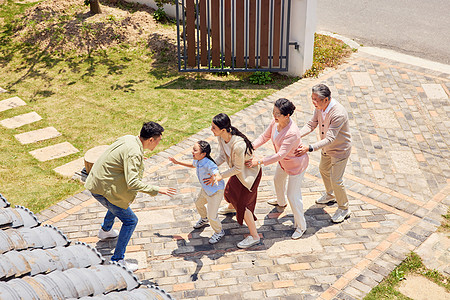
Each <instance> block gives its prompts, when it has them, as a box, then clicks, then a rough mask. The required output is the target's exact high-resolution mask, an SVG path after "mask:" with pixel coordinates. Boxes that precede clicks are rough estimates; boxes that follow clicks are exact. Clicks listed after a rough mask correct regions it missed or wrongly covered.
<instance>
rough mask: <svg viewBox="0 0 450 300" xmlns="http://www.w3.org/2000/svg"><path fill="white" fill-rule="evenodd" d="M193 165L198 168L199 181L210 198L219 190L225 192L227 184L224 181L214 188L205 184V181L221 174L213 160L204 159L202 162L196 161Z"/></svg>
mask: <svg viewBox="0 0 450 300" xmlns="http://www.w3.org/2000/svg"><path fill="white" fill-rule="evenodd" d="M192 165H193V166H194V167H195V168H196V170H197V178H198V181H200V184H201V185H202V188H203V189H204V190H205V192H206V194H207V195H208V196H212V195H213V194H215V193H216V192H217V191H218V190H223V189H224V188H225V183H224V181H223V180H221V181H219V182H218V183H216V184H214V185H213V186H210V185H206V184H205V183H204V182H203V179H206V178H209V177H211V175H213V174H217V173H219V168H218V167H217V165H216V164H215V163H213V161H212V160H210V159H209V158H207V157H204V158H203V159H201V160H194V161H193V163H192Z"/></svg>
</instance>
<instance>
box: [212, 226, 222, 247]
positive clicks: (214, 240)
mask: <svg viewBox="0 0 450 300" xmlns="http://www.w3.org/2000/svg"><path fill="white" fill-rule="evenodd" d="M224 235H225V231H223V229H222V231H221V232H219V233H217V232H215V233H214V234H213V235H212V236H211V238H210V239H209V243H210V244H215V243H217V242H218V241H220V239H221V238H222V237H223V236H224Z"/></svg>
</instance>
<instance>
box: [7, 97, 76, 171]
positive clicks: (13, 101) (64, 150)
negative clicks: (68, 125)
mask: <svg viewBox="0 0 450 300" xmlns="http://www.w3.org/2000/svg"><path fill="white" fill-rule="evenodd" d="M5 92H7V90H5V89H3V88H0V93H5ZM25 105H27V104H26V103H25V101H23V100H22V99H20V98H19V97H12V98H9V99H6V100H2V101H0V112H2V111H6V110H9V109H12V108H15V107H19V106H25ZM39 120H42V117H41V116H40V115H38V114H37V113H36V112H34V111H33V112H30V113H26V114H22V115H18V116H14V117H12V118H8V119H4V120H1V121H0V125H2V126H4V127H6V128H8V129H15V128H19V127H21V126H24V125H27V124H31V123H34V122H37V121H39ZM58 136H61V133H60V132H59V131H58V130H57V129H56V128H54V127H46V128H41V129H37V130H33V131H28V132H24V133H20V134H16V135H15V136H14V137H15V138H16V139H17V140H18V141H19V142H20V143H21V144H31V143H35V142H39V141H44V140H49V139H52V138H56V137H58ZM77 152H79V150H78V149H77V148H75V147H74V146H73V145H72V144H70V143H69V142H63V143H59V144H56V145H52V146H48V147H44V148H40V149H36V150H33V151H30V154H31V155H32V156H33V157H35V158H36V159H38V160H39V161H48V160H52V159H56V158H60V157H64V156H67V155H70V154H73V153H77ZM82 168H83V158H80V159H77V160H75V161H73V162H70V163H68V164H65V165H63V166H60V167H57V168H55V169H54V170H55V172H57V173H59V174H61V175H63V176H67V177H72V176H73V175H74V174H75V172H77V171H79V170H81V169H82Z"/></svg>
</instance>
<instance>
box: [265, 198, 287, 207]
mask: <svg viewBox="0 0 450 300" xmlns="http://www.w3.org/2000/svg"><path fill="white" fill-rule="evenodd" d="M267 203H268V204H270V205H274V206H279V207H286V205H287V204H285V205H279V204H278V201H277V199H270V200H267Z"/></svg>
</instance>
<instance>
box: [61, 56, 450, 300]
mask: <svg viewBox="0 0 450 300" xmlns="http://www.w3.org/2000/svg"><path fill="white" fill-rule="evenodd" d="M356 55H361V54H356ZM358 57H360V58H361V59H360V60H359V61H356V62H355V61H353V62H350V63H349V64H348V65H346V66H343V67H342V69H338V70H337V71H334V70H333V71H328V73H327V72H325V73H324V75H322V76H327V77H326V78H325V77H322V78H323V79H308V80H303V79H302V80H301V81H299V82H297V83H295V84H294V85H292V86H290V87H289V88H286V89H284V90H283V91H280V92H278V93H276V94H274V95H272V96H271V97H267V98H266V99H264V100H262V101H260V102H258V103H257V104H255V105H252V106H250V107H248V108H246V109H245V110H243V111H241V112H239V113H238V114H236V115H234V116H232V120H233V125H235V126H236V127H238V128H239V129H240V130H241V131H242V132H244V133H246V134H248V136H249V137H250V138H251V139H252V140H253V139H254V138H256V136H257V135H258V134H259V133H261V132H263V131H264V128H265V127H266V126H267V125H268V124H269V123H270V122H271V119H272V116H271V111H272V107H273V101H274V100H276V99H277V98H278V97H279V96H280V95H284V96H285V97H289V98H290V99H292V100H293V101H294V104H295V105H296V106H297V107H298V109H297V111H296V114H295V117H294V118H293V119H294V121H295V122H297V124H298V125H302V124H304V122H305V121H306V120H308V119H309V118H310V117H311V115H312V114H311V113H312V105H311V103H310V87H311V86H312V85H313V84H315V83H318V82H321V81H323V82H326V83H327V84H329V85H330V88H331V89H332V92H333V95H334V96H336V98H337V99H338V101H339V102H341V103H342V104H343V105H344V106H345V107H346V108H347V109H348V112H349V116H350V119H351V130H352V138H353V152H352V155H351V156H350V163H349V164H348V166H347V170H346V173H345V176H346V177H345V181H344V182H345V184H346V188H347V189H348V190H349V191H351V193H350V192H349V195H350V206H351V209H352V211H353V213H352V217H351V218H350V219H349V220H346V221H345V222H343V223H341V224H333V223H331V222H330V215H331V214H332V213H333V212H334V209H335V208H336V205H330V206H317V205H315V204H314V203H311V205H309V204H308V203H306V202H307V200H309V199H308V197H309V198H311V199H312V200H314V199H313V198H314V197H316V196H317V195H318V194H319V193H320V192H323V189H324V188H323V184H322V182H321V179H320V174H319V171H318V162H319V160H320V153H318V152H313V153H312V154H311V155H310V165H309V166H308V169H307V172H306V176H305V180H304V182H303V185H302V192H303V194H304V196H305V197H304V202H305V214H306V220H307V223H308V231H307V232H306V235H305V236H304V237H303V238H301V239H300V240H298V241H292V240H291V238H290V235H291V233H292V223H293V217H292V214H291V212H290V209H289V208H288V209H286V212H283V213H281V215H279V216H278V217H276V216H274V214H275V212H276V210H273V207H271V206H269V205H268V204H266V200H267V199H269V198H270V197H273V196H274V187H273V182H272V179H271V178H272V176H273V174H274V171H275V167H274V166H273V165H272V166H267V167H264V170H263V172H264V176H265V177H264V178H265V179H264V180H262V182H261V185H260V188H259V190H258V192H259V197H258V203H257V206H256V211H255V212H256V215H257V217H258V221H257V222H256V224H257V228H258V232H259V233H260V234H261V235H262V238H263V242H262V243H260V244H259V245H257V246H255V247H252V248H250V249H247V250H241V249H237V247H236V243H237V242H239V241H240V240H241V239H242V238H243V237H244V236H245V235H247V234H248V229H247V227H246V226H240V225H238V224H237V223H236V221H235V217H234V216H220V218H221V220H222V224H223V227H224V229H225V231H226V233H227V234H226V236H225V237H224V239H223V240H222V241H221V242H220V243H218V244H217V245H215V246H211V245H209V244H208V237H209V236H210V235H211V234H212V230H211V228H210V227H207V228H204V229H203V230H194V229H193V228H192V225H193V224H194V223H195V221H196V220H197V217H198V214H197V212H196V211H195V206H194V204H193V200H194V199H195V197H196V194H197V192H198V190H199V188H200V186H199V184H198V182H197V179H196V175H195V170H191V169H182V170H176V171H173V170H171V169H170V168H169V167H170V164H169V163H168V162H167V156H168V155H173V154H177V153H178V152H180V151H184V150H185V149H188V148H190V147H192V144H193V143H194V142H195V141H197V140H198V139H199V138H210V137H212V135H211V132H210V130H209V128H205V129H204V130H201V131H200V132H199V133H197V134H195V135H193V136H191V137H190V138H188V139H186V140H185V141H182V142H180V143H178V144H177V145H176V146H174V147H171V148H170V150H168V151H166V152H165V153H162V154H158V155H155V156H153V157H151V158H149V159H147V160H146V162H145V166H146V168H149V167H153V166H155V165H159V166H160V168H159V169H157V170H155V171H153V172H152V174H149V175H148V176H147V177H146V178H145V180H146V182H151V183H153V184H157V185H161V186H167V185H168V184H171V183H176V185H177V188H179V190H181V189H184V188H194V190H195V191H189V192H187V191H186V192H183V193H180V194H179V195H177V196H176V197H172V198H171V197H168V196H161V195H159V196H156V197H151V196H149V195H146V194H141V193H139V194H138V197H137V199H136V201H135V203H134V204H133V205H132V207H133V209H135V211H136V212H138V213H140V214H141V216H140V221H139V222H140V223H139V225H138V227H137V228H136V232H135V235H133V238H132V241H131V245H133V246H141V247H142V251H145V253H146V254H148V255H149V257H148V259H147V263H148V269H149V270H151V271H145V272H144V273H143V274H142V278H149V277H150V276H154V277H160V278H161V280H160V281H159V282H160V286H161V287H162V288H164V289H166V290H168V291H171V290H172V287H173V286H174V284H180V283H192V284H193V286H194V289H193V290H192V289H189V290H183V291H177V292H174V293H173V295H174V296H175V297H177V299H178V298H180V299H192V298H197V299H208V300H209V299H220V297H222V298H223V299H226V298H228V297H232V296H233V295H235V294H238V295H241V296H242V298H243V299H258V300H259V299H263V298H268V299H277V300H278V299H317V298H319V296H320V295H321V293H323V292H324V291H325V290H326V289H327V288H328V287H329V286H330V285H332V284H333V283H334V282H335V281H336V280H337V279H338V278H340V277H341V276H343V274H345V273H346V271H348V270H350V269H351V268H352V267H353V266H354V265H355V264H358V263H359V262H361V261H362V260H363V259H364V258H365V257H366V256H367V255H368V254H369V253H370V251H371V250H372V249H374V248H375V247H378V246H380V243H382V242H384V241H385V240H386V239H387V238H388V237H393V236H391V235H390V234H391V233H393V232H396V233H399V231H398V230H397V229H398V228H399V227H400V226H401V225H403V224H405V223H406V222H407V221H408V220H409V216H411V214H413V213H414V214H415V215H416V216H418V217H420V218H423V220H421V221H419V222H418V225H417V226H415V227H413V228H412V229H411V230H409V233H408V235H405V236H403V235H400V236H399V238H398V239H396V240H395V241H394V242H393V244H392V245H391V246H390V247H389V248H388V249H386V250H385V251H384V253H381V254H380V256H379V257H377V258H376V259H375V262H374V263H372V264H371V265H370V266H369V267H367V268H365V269H364V270H362V271H361V274H359V275H358V276H357V277H356V279H355V280H354V282H351V284H350V286H348V287H345V288H344V290H340V291H338V294H337V296H336V299H361V298H363V296H364V295H365V294H366V293H367V291H368V289H369V288H371V287H373V286H374V285H376V283H378V282H380V281H381V280H382V279H383V278H384V276H386V275H387V274H388V273H389V272H390V270H391V269H392V268H393V267H395V266H396V265H398V263H399V262H400V261H401V260H402V259H403V258H405V257H406V255H407V254H408V253H409V251H410V250H414V249H415V248H416V245H419V244H421V243H422V240H423V237H426V236H429V234H430V233H431V232H434V231H435V230H436V227H437V226H439V218H440V215H441V211H442V210H443V209H444V207H443V206H439V207H438V208H436V209H433V210H432V211H427V210H424V209H423V207H422V205H420V206H418V205H415V204H412V203H411V202H409V201H406V200H404V199H403V197H394V196H392V195H391V194H390V191H395V192H397V193H401V194H403V195H404V196H409V197H413V198H414V199H416V200H418V201H421V202H423V204H426V203H427V202H428V201H429V200H430V199H432V198H433V197H434V195H435V194H436V193H438V192H439V191H441V190H442V189H443V188H444V187H446V186H447V184H448V183H447V178H448V177H446V175H450V167H449V164H448V162H447V161H446V160H448V158H450V152H449V151H448V146H449V144H448V143H447V142H446V141H447V140H449V138H450V132H449V129H448V128H450V122H448V121H447V120H446V117H447V114H448V113H449V112H450V108H449V107H448V103H447V102H446V101H447V99H430V98H429V97H428V95H427V94H426V92H421V91H420V88H422V86H423V85H424V84H441V82H445V81H446V80H447V81H450V78H448V79H445V80H444V79H437V77H433V76H435V75H432V73H430V72H428V71H427V70H420V69H419V68H412V67H409V66H407V65H398V64H396V63H393V62H391V61H389V60H382V59H378V58H374V57H365V56H358ZM378 62H379V63H378ZM402 68H406V69H402ZM344 69H348V70H347V71H344ZM349 72H354V73H360V74H361V73H365V74H368V76H369V79H370V81H371V83H372V85H369V86H357V85H352V81H353V83H355V81H354V80H353V78H352V77H351V76H352V75H349V74H348V73H349ZM418 72H422V73H424V74H425V75H424V74H419V73H418ZM327 74H328V75H327ZM364 76H366V75H364ZM449 86H450V85H449ZM260 111H264V112H263V113H262V114H260ZM447 125H448V126H447ZM316 140H317V136H316V134H315V133H314V134H310V135H309V136H307V137H305V138H304V139H303V142H304V143H312V142H315V141H316ZM211 145H212V147H213V149H216V148H217V142H216V140H215V139H212V140H211ZM391 151H394V152H395V151H397V152H396V153H394V154H393V155H391V154H392V153H391ZM258 153H260V154H261V155H263V156H264V155H270V154H273V149H272V147H271V145H270V143H269V144H268V145H267V147H261V148H260V149H258ZM405 153H407V154H406V155H405ZM184 156H185V158H186V159H189V153H187V154H186V155H184ZM407 159H408V160H409V159H411V161H413V162H408V161H406V160H407ZM221 168H224V167H221ZM350 175H351V176H350ZM266 178H267V179H266ZM367 181H368V182H371V183H373V184H375V185H374V186H367V185H366V184H365V182H367ZM380 187H381V188H380ZM386 188H387V189H389V190H388V192H386V190H384V189H386ZM314 193H316V194H317V195H315V194H314ZM360 195H363V196H367V197H369V198H371V199H370V202H371V203H372V204H368V203H366V199H367V198H365V197H361V196H360ZM81 198H82V199H80V196H77V195H74V197H73V199H76V200H78V201H79V203H80V202H81V203H83V201H86V200H88V199H91V197H90V194H88V193H84V194H82V196H81ZM373 201H375V202H373ZM448 201H449V202H450V197H449V200H448ZM72 202H73V200H72ZM72 202H71V201H67V203H66V204H67V205H66V206H65V207H68V205H69V204H72ZM222 204H224V203H222ZM373 204H377V205H373ZM385 204H386V205H388V206H391V207H395V208H398V209H400V210H401V211H402V213H401V215H399V214H396V213H392V212H389V211H387V210H384V209H381V208H380V207H379V206H382V205H385ZM445 205H448V203H446V204H445ZM99 208H101V207H100V206H99V204H98V203H96V204H95V205H92V206H91V207H89V208H86V209H85V208H83V209H81V210H80V211H79V212H77V213H76V214H75V216H76V219H74V220H73V221H70V222H69V221H67V220H61V222H60V224H62V225H63V226H65V227H67V226H69V227H74V228H75V229H80V228H87V231H88V236H89V237H92V236H95V235H96V230H98V229H97V228H98V227H96V228H95V226H93V225H94V223H95V224H97V226H99V225H100V223H101V219H102V217H103V216H102V215H103V214H104V211H103V213H102V212H99ZM168 210H171V211H172V213H171V214H167V213H166V212H167V211H168ZM161 211H162V212H163V213H162V214H160V215H155V216H154V215H151V213H149V212H155V213H158V212H161ZM395 212H396V211H395ZM405 214H406V215H405ZM148 219H151V221H149V220H148ZM368 221H371V223H373V224H377V225H380V226H378V227H373V228H372V227H370V226H368V225H367V224H364V223H367V222H368ZM371 223H369V224H371ZM362 224H364V225H362ZM377 225H373V226H377ZM83 226H84V227H83ZM363 226H364V227H363ZM366 227H367V228H366ZM70 232H71V234H72V233H73V234H75V235H76V233H77V231H76V230H71V231H70ZM157 234H160V235H161V236H158V235H157ZM146 241H148V242H146ZM358 243H361V245H360V246H358ZM107 244H108V246H109V247H114V245H113V244H111V243H107ZM352 244H355V245H352ZM381 245H384V244H381ZM361 246H363V247H364V248H365V249H360V247H361ZM352 247H354V248H355V250H351V251H349V250H347V248H352ZM299 249H300V250H299ZM302 249H303V250H302ZM102 251H109V252H110V251H111V249H109V250H107V248H106V247H104V248H103V250H102ZM196 269H198V270H197V272H198V279H197V280H196V281H192V279H191V277H190V276H191V275H192V274H193V273H194V272H195V270H196ZM171 270H173V271H171ZM168 272H173V273H172V274H171V275H173V276H168ZM165 278H170V279H165ZM279 281H287V282H288V284H287V285H290V284H292V282H294V286H289V287H281V288H277V287H276V286H275V282H279ZM291 281H292V282H291ZM319 281H323V282H319ZM230 283H234V284H231V285H230ZM258 283H260V284H267V285H265V286H262V285H259V286H258V285H257V284H258ZM239 289H242V290H244V291H245V293H240V292H239ZM256 289H258V290H256ZM191 291H204V293H203V292H198V293H197V292H191ZM280 291H281V292H280ZM216 293H219V294H216ZM278 293H281V294H280V295H281V296H279V294H278ZM229 295H230V296H229ZM208 297H209V298H208Z"/></svg>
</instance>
